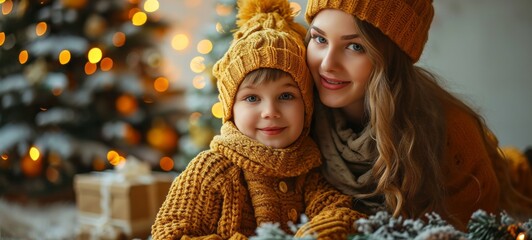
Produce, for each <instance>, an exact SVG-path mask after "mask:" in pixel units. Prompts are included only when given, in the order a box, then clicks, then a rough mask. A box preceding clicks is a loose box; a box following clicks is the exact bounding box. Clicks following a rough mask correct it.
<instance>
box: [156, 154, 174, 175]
mask: <svg viewBox="0 0 532 240" xmlns="http://www.w3.org/2000/svg"><path fill="white" fill-rule="evenodd" d="M159 166H160V167H161V169H162V170H164V171H167V172H168V171H170V170H172V169H173V168H174V160H172V159H171V158H170V157H162V158H161V160H160V161H159Z"/></svg>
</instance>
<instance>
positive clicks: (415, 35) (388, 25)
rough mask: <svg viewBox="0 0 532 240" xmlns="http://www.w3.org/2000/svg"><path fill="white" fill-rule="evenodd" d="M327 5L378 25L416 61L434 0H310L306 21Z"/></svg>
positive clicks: (426, 34)
mask: <svg viewBox="0 0 532 240" xmlns="http://www.w3.org/2000/svg"><path fill="white" fill-rule="evenodd" d="M327 8H330V9H338V10H342V11H344V12H346V13H349V14H352V15H354V16H356V17H357V18H358V19H360V20H363V21H366V22H368V23H370V24H371V25H373V26H374V27H376V28H378V29H379V30H381V32H383V33H384V34H385V35H386V36H388V37H389V38H390V39H391V40H392V41H393V42H395V44H397V46H399V48H401V50H403V52H405V53H406V54H408V56H410V58H411V59H412V61H413V62H417V61H418V60H419V58H420V56H421V53H422V52H423V48H424V47H425V43H426V42H427V40H428V32H429V28H430V24H431V22H432V18H433V17H434V8H433V7H432V0H387V1H382V0H309V1H308V3H307V11H306V14H305V17H306V20H307V22H309V23H310V22H312V20H313V19H314V17H315V16H316V14H318V12H319V11H321V10H323V9H327Z"/></svg>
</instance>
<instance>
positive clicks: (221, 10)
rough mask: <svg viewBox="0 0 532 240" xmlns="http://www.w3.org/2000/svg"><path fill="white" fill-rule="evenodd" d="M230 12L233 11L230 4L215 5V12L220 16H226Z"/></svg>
mask: <svg viewBox="0 0 532 240" xmlns="http://www.w3.org/2000/svg"><path fill="white" fill-rule="evenodd" d="M232 12H233V8H232V7H231V6H227V5H224V4H220V3H219V4H218V5H216V14H218V16H221V17H224V16H228V15H229V14H231V13H232Z"/></svg>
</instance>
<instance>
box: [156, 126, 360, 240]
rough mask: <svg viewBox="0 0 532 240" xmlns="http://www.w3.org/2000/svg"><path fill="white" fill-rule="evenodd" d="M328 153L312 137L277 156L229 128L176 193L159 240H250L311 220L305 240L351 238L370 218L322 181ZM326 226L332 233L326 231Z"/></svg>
mask: <svg viewBox="0 0 532 240" xmlns="http://www.w3.org/2000/svg"><path fill="white" fill-rule="evenodd" d="M319 165H320V153H319V151H318V149H317V146H316V144H315V143H314V142H313V141H312V139H311V138H310V137H301V138H300V139H298V140H297V141H296V142H295V143H294V144H292V145H291V146H290V147H288V148H285V149H273V148H271V147H267V146H265V145H263V144H261V143H259V142H257V141H255V140H253V139H250V138H248V137H246V136H245V135H243V134H242V133H241V132H239V131H238V130H237V129H236V127H235V126H234V124H233V123H232V122H230V121H229V122H226V123H224V125H223V126H222V129H221V134H220V135H218V136H216V137H215V138H214V139H213V141H212V142H211V149H210V150H207V151H204V152H202V153H200V154H199V155H198V156H197V157H196V158H194V159H193V160H192V161H191V162H190V164H189V166H188V167H187V169H186V170H185V171H184V172H183V173H181V174H180V175H179V176H178V177H177V178H176V180H175V181H174V183H173V184H172V187H171V188H170V191H169V193H168V196H167V198H166V200H165V202H164V203H163V205H162V207H161V208H160V210H159V212H158V214H157V218H156V220H155V223H154V225H153V226H152V235H153V239H179V238H182V239H246V238H247V237H249V236H252V235H254V231H255V229H256V228H257V226H258V225H259V224H261V223H264V222H278V223H280V225H281V228H282V229H284V230H285V231H289V228H288V225H287V223H288V222H289V221H292V222H295V223H297V222H299V217H300V215H301V214H302V213H305V214H306V215H307V216H308V217H309V218H310V219H311V220H310V222H309V223H308V224H307V226H306V227H305V229H306V231H305V232H301V233H298V234H300V235H305V234H311V233H314V232H316V233H317V234H318V236H320V238H323V239H327V238H334V237H335V236H347V234H348V233H352V232H354V229H353V222H354V221H355V220H356V219H358V218H361V217H364V215H362V214H360V213H358V212H356V211H354V210H351V209H350V208H349V207H350V206H351V204H352V198H351V197H349V196H346V195H343V194H341V193H339V192H338V191H337V190H336V189H334V188H332V187H331V186H330V185H329V184H328V183H327V181H325V179H324V178H323V177H322V176H321V174H320V172H319V171H318V170H317V167H318V166H319ZM323 226H327V227H326V228H324V227H323Z"/></svg>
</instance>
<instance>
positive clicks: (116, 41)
mask: <svg viewBox="0 0 532 240" xmlns="http://www.w3.org/2000/svg"><path fill="white" fill-rule="evenodd" d="M125 43H126V34H124V33H123V32H117V33H115V34H114V35H113V45H114V46H115V47H122V46H124V44H125Z"/></svg>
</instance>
